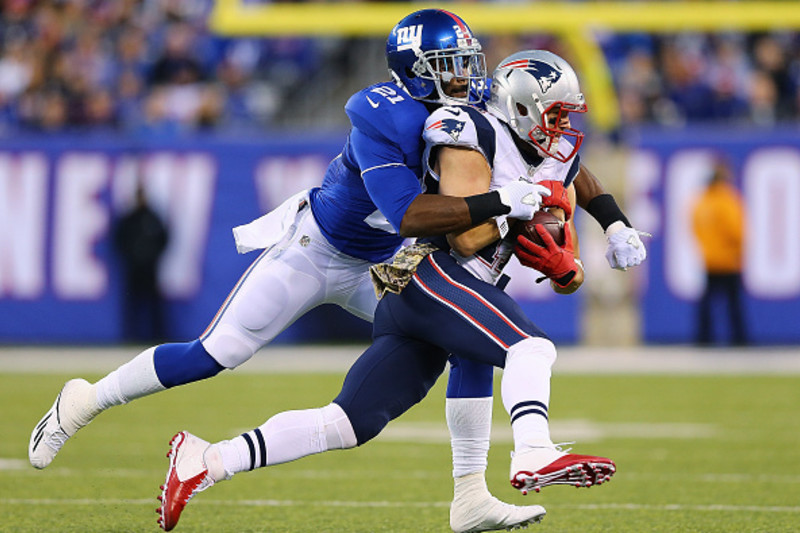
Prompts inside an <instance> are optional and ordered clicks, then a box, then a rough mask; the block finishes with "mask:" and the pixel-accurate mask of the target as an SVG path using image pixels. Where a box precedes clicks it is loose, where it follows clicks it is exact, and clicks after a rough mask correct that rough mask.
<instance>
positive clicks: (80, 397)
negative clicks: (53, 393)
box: [28, 379, 100, 468]
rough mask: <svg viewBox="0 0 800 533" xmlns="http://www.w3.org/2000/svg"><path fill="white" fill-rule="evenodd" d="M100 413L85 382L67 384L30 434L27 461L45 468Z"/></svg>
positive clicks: (80, 380) (92, 387)
mask: <svg viewBox="0 0 800 533" xmlns="http://www.w3.org/2000/svg"><path fill="white" fill-rule="evenodd" d="M99 412H100V408H99V407H98V406H97V398H96V396H95V392H94V386H92V384H91V383H89V382H88V381H86V380H85V379H73V380H70V381H67V383H66V384H65V385H64V387H63V388H62V389H61V392H59V393H58V397H57V398H56V401H55V403H53V407H51V408H50V410H49V411H47V413H46V414H45V415H44V416H43V417H42V419H41V420H40V421H39V423H38V424H36V427H35V428H33V432H32V433H31V440H30V442H29V443H28V459H29V460H30V462H31V465H33V466H34V467H36V468H45V467H46V466H47V465H49V464H50V463H52V462H53V459H54V458H55V456H56V454H57V453H58V452H59V451H60V450H61V448H62V447H63V446H64V443H65V442H67V439H68V438H70V437H72V436H73V435H74V434H75V433H76V432H77V431H78V430H79V429H81V428H82V427H83V426H85V425H86V424H88V423H89V422H91V421H92V419H93V418H94V417H95V416H97V414H98V413H99Z"/></svg>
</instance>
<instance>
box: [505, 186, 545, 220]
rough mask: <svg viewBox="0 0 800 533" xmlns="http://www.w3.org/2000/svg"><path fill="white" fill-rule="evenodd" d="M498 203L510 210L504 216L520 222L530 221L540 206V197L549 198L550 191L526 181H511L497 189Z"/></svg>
mask: <svg viewBox="0 0 800 533" xmlns="http://www.w3.org/2000/svg"><path fill="white" fill-rule="evenodd" d="M497 192H498V193H499V194H500V201H501V202H502V203H503V205H506V206H508V207H510V208H511V212H510V213H508V214H507V215H506V216H507V217H509V218H518V219H520V220H530V219H532V218H533V214H534V213H535V212H536V211H538V210H539V207H540V206H541V205H542V196H550V189H548V188H547V187H545V186H544V185H537V184H535V183H530V182H527V181H522V180H519V181H512V182H511V183H509V184H508V185H505V186H503V187H500V188H499V189H497Z"/></svg>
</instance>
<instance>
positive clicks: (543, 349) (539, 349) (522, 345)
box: [506, 337, 556, 368]
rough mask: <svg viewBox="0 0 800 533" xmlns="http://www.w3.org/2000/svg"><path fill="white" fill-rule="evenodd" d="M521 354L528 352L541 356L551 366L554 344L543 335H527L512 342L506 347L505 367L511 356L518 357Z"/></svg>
mask: <svg viewBox="0 0 800 533" xmlns="http://www.w3.org/2000/svg"><path fill="white" fill-rule="evenodd" d="M522 354H530V355H533V356H538V357H542V358H543V359H544V360H545V361H546V362H547V363H548V366H553V363H555V362H556V345H555V344H553V342H552V341H550V340H549V339H545V338H544V337H528V338H527V339H524V340H521V341H519V342H518V343H516V344H514V345H513V346H511V347H510V348H509V349H508V353H507V354H506V368H508V364H509V362H510V361H511V359H512V358H517V359H519V356H520V355H522Z"/></svg>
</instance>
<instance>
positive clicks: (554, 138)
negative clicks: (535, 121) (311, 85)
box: [528, 102, 586, 163]
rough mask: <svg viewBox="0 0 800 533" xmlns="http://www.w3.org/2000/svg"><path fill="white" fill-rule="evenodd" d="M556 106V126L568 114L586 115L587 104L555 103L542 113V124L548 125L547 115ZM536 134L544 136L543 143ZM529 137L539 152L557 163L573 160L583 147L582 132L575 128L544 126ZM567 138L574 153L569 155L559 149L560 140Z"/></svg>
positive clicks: (539, 127)
mask: <svg viewBox="0 0 800 533" xmlns="http://www.w3.org/2000/svg"><path fill="white" fill-rule="evenodd" d="M555 106H559V110H558V115H557V116H556V119H555V120H554V121H553V123H554V124H561V120H562V119H563V118H564V117H566V115H567V114H568V113H586V104H568V103H566V102H554V103H552V104H551V105H550V106H549V107H548V108H547V109H545V110H544V111H543V112H542V124H546V123H547V115H548V113H549V112H550V110H551V109H553V107H555ZM536 133H538V134H540V135H543V136H544V139H543V140H542V141H539V140H537V139H536V138H535V137H534V134H536ZM528 137H529V138H530V140H531V142H533V144H534V145H535V146H536V147H537V148H539V150H541V151H542V152H544V153H545V154H547V155H548V156H550V157H552V158H553V159H555V160H556V161H561V162H562V163H566V162H567V161H569V160H570V159H572V158H573V157H574V156H575V154H576V153H577V152H578V149H579V148H580V147H581V143H583V132H582V131H580V130H577V129H575V128H559V127H558V126H554V127H547V128H546V127H543V126H536V127H535V128H533V129H532V130H531V131H529V132H528ZM565 137H566V138H568V139H570V141H571V142H572V151H571V152H570V153H569V154H567V155H563V154H561V152H560V151H559V147H558V145H559V143H558V140H559V139H561V138H565ZM554 145H555V146H554ZM554 148H555V149H554Z"/></svg>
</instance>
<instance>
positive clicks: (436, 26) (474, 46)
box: [386, 9, 486, 104]
mask: <svg viewBox="0 0 800 533" xmlns="http://www.w3.org/2000/svg"><path fill="white" fill-rule="evenodd" d="M386 60H387V62H388V63H389V72H390V73H391V74H392V77H393V78H394V79H395V81H396V82H397V83H398V84H400V85H401V86H403V87H405V89H406V90H407V91H408V93H409V94H410V95H411V97H412V98H414V99H416V100H420V101H422V102H432V103H439V104H465V103H466V104H477V103H480V101H481V100H480V95H481V93H482V92H483V91H482V89H483V87H484V86H485V85H486V59H485V58H484V55H483V53H481V45H480V43H479V42H478V39H476V38H475V37H474V36H473V34H472V30H470V29H469V26H467V24H466V22H464V21H463V20H462V19H461V17H459V16H457V15H454V14H453V13H450V12H449V11H444V10H443V9H422V10H420V11H416V12H414V13H411V14H410V15H408V16H407V17H405V18H404V19H403V20H401V21H400V22H398V23H397V25H396V26H395V27H394V28H392V32H391V33H390V34H389V38H388V40H387V41H386ZM454 78H458V79H463V80H466V81H467V83H468V88H467V91H466V95H465V96H463V97H455V96H448V95H447V94H446V93H445V87H446V86H447V84H448V83H449V82H450V81H451V80H453V79H454Z"/></svg>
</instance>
